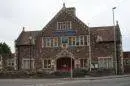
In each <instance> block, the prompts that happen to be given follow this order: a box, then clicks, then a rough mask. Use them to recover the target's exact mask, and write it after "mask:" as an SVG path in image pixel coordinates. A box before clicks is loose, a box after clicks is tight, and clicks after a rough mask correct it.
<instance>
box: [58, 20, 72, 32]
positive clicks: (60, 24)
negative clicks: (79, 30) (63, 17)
mask: <svg viewBox="0 0 130 86" xmlns="http://www.w3.org/2000/svg"><path fill="white" fill-rule="evenodd" d="M71 28H72V25H71V21H64V22H57V30H70V29H71Z"/></svg>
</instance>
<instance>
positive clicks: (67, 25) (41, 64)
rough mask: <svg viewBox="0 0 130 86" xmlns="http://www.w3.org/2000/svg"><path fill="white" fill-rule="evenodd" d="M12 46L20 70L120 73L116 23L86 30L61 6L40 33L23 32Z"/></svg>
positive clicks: (119, 34) (69, 9) (118, 33)
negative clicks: (93, 70)
mask: <svg viewBox="0 0 130 86" xmlns="http://www.w3.org/2000/svg"><path fill="white" fill-rule="evenodd" d="M114 28H115V29H116V34H114ZM114 35H116V39H117V40H116V57H114V53H115V51H114V48H115V46H114ZM15 46H16V55H17V64H18V69H19V70H20V69H34V70H38V69H43V70H53V71H56V70H60V71H70V70H71V68H84V69H88V70H91V69H94V68H106V69H114V70H115V71H116V72H117V71H118V72H119V71H121V68H120V67H121V52H122V41H121V33H120V28H119V25H118V23H117V25H116V26H102V27H88V26H87V25H86V24H84V23H83V22H82V21H81V20H80V19H79V18H78V17H77V16H76V9H75V8H74V7H70V8H66V7H65V6H63V8H62V9H61V10H60V11H59V12H58V13H57V14H56V15H55V16H54V17H53V18H52V19H51V20H50V22H49V23H48V24H47V25H46V26H45V27H44V28H43V29H42V30H41V31H25V30H24V28H23V31H22V32H21V34H20V35H19V37H18V38H17V40H16V41H15Z"/></svg>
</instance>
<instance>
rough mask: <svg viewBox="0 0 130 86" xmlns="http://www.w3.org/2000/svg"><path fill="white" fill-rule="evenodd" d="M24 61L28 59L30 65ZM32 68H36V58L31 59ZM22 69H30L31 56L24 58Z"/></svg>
mask: <svg viewBox="0 0 130 86" xmlns="http://www.w3.org/2000/svg"><path fill="white" fill-rule="evenodd" d="M24 61H28V67H25V66H27V65H26V64H24ZM31 68H32V69H34V68H35V60H34V59H33V58H32V59H31ZM22 69H30V58H23V59H22Z"/></svg>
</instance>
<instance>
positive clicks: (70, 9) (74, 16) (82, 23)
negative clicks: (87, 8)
mask: <svg viewBox="0 0 130 86" xmlns="http://www.w3.org/2000/svg"><path fill="white" fill-rule="evenodd" d="M72 10H73V11H72ZM62 13H66V14H68V15H69V16H71V17H72V18H73V19H74V20H75V21H77V22H79V24H81V25H82V26H84V27H88V26H87V25H86V24H85V23H84V22H82V21H81V20H80V19H79V18H78V17H77V16H76V15H75V8H74V7H69V8H66V7H63V8H62V9H61V10H60V11H59V12H58V13H57V14H56V15H55V16H54V17H53V18H52V19H51V20H50V21H49V23H48V24H47V25H46V26H45V27H44V28H43V31H44V30H45V29H46V28H47V27H48V26H49V25H50V24H51V23H52V22H53V21H55V20H56V19H57V17H59V15H61V14H62Z"/></svg>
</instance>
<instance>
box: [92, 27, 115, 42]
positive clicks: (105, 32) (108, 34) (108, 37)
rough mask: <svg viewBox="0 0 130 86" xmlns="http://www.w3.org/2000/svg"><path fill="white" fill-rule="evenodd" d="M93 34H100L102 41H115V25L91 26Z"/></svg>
mask: <svg viewBox="0 0 130 86" xmlns="http://www.w3.org/2000/svg"><path fill="white" fill-rule="evenodd" d="M90 31H91V34H93V35H95V36H99V37H101V38H102V41H104V42H108V41H114V27H113V26H102V27H90Z"/></svg>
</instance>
